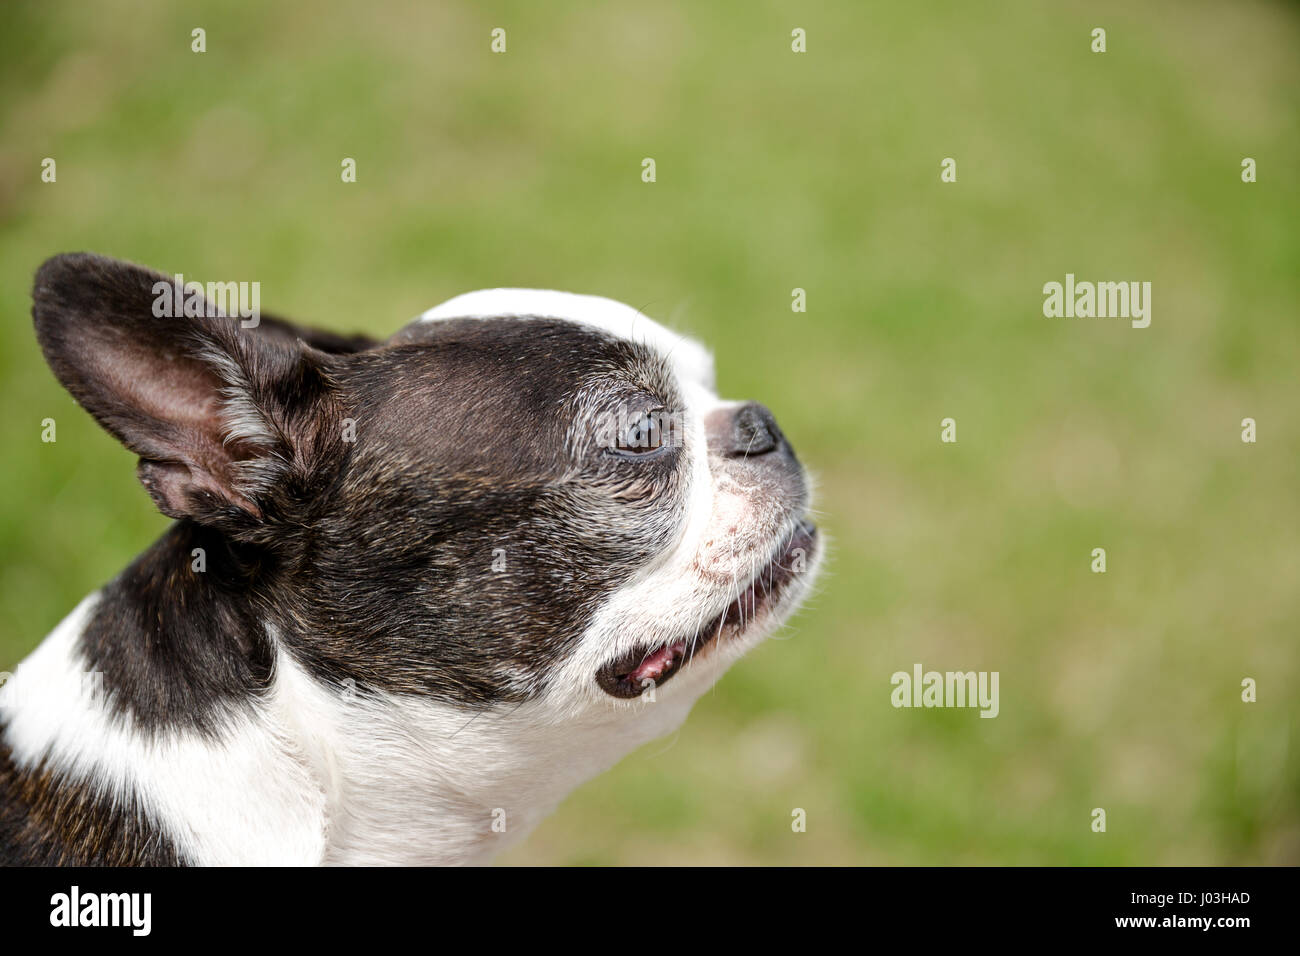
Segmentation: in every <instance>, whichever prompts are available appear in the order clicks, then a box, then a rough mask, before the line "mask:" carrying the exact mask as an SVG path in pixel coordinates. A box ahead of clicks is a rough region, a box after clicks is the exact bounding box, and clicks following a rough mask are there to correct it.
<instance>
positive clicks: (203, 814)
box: [0, 594, 325, 866]
mask: <svg viewBox="0 0 1300 956" xmlns="http://www.w3.org/2000/svg"><path fill="white" fill-rule="evenodd" d="M98 600H99V595H98V594H92V595H91V596H90V597H87V598H86V599H85V600H83V601H82V602H81V603H80V604H79V605H77V607H76V609H75V610H74V611H73V612H72V613H71V614H69V615H68V616H67V617H66V618H65V619H64V620H63V622H62V623H61V624H59V626H58V627H57V628H55V629H54V631H53V632H52V633H51V634H50V636H49V637H47V638H46V639H45V640H44V642H42V643H41V645H40V646H39V647H38V648H37V649H36V650H35V651H33V652H32V653H31V655H30V656H28V657H27V659H26V660H24V661H23V662H22V663H21V664H20V665H19V666H18V668H17V670H16V671H15V672H14V676H13V678H12V679H11V680H9V681H8V682H7V683H6V684H5V687H4V690H3V692H0V706H3V705H6V704H12V706H4V716H5V718H6V719H7V720H8V728H7V730H6V733H5V742H6V743H8V745H9V746H10V748H12V751H13V759H14V762H15V763H16V764H18V766H20V767H23V768H26V769H32V768H34V767H36V766H37V765H38V764H40V763H41V762H42V761H45V762H46V764H47V765H48V766H50V767H51V768H52V769H54V770H55V771H57V772H58V773H60V774H62V775H64V776H65V777H67V778H68V779H70V780H75V781H81V782H85V783H87V784H89V785H90V786H91V787H92V788H94V789H95V790H96V791H97V792H99V793H100V794H101V795H102V796H104V797H107V798H108V799H111V800H114V801H117V802H119V803H120V804H122V805H131V803H132V802H134V803H135V805H137V806H140V807H142V808H143V810H144V812H145V814H146V815H147V816H148V817H149V818H150V820H152V822H153V823H154V825H155V826H158V827H159V828H160V829H162V830H163V831H164V832H165V833H166V834H167V835H168V837H170V839H171V840H172V842H173V843H174V844H175V845H176V847H177V849H178V851H179V852H180V854H181V857H182V859H184V860H187V861H189V862H191V863H195V864H208V865H230V866H257V865H270V864H279V865H289V866H292V865H303V864H315V863H319V862H321V861H322V859H323V858H324V852H325V831H324V795H323V794H322V793H321V791H320V789H319V788H318V787H317V786H316V785H315V782H314V781H313V780H312V779H311V777H310V775H309V774H308V772H307V768H306V766H305V764H304V762H303V760H302V759H300V757H299V756H297V754H298V753H299V751H298V748H297V747H296V745H295V743H294V741H292V740H291V739H289V737H288V736H287V735H286V734H285V733H284V732H283V731H282V730H281V729H280V728H279V727H278V726H276V724H277V722H276V721H274V720H268V719H266V714H265V713H263V712H260V711H258V710H255V711H254V712H253V714H251V715H250V714H243V715H239V716H235V715H232V716H231V717H230V718H229V720H228V721H227V724H226V727H225V729H224V730H223V732H222V733H221V734H220V736H219V738H218V739H217V740H216V741H213V740H210V739H207V738H204V737H202V736H200V735H198V734H196V733H193V732H191V731H173V732H171V733H160V734H157V735H148V734H144V733H141V732H139V731H138V730H137V729H136V728H134V727H133V726H132V723H131V721H130V720H129V719H123V718H120V717H117V716H114V715H113V714H112V713H110V711H109V709H108V706H107V701H106V700H105V699H104V695H103V694H102V693H98V692H96V691H95V682H94V681H93V680H88V679H87V678H86V677H85V669H86V665H85V663H84V661H83V659H82V657H81V655H80V654H79V653H78V651H77V646H76V644H77V640H78V638H79V637H80V636H81V634H82V631H83V630H84V628H85V626H86V622H87V620H88V619H89V618H90V615H91V612H92V611H93V609H94V607H95V605H96V604H97V603H98ZM275 697H276V693H275V691H274V690H273V692H272V695H271V697H270V698H269V699H268V701H267V702H266V707H267V709H268V710H272V709H274V707H275ZM261 704H262V702H259V706H261Z"/></svg>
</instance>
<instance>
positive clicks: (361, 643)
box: [0, 254, 823, 865]
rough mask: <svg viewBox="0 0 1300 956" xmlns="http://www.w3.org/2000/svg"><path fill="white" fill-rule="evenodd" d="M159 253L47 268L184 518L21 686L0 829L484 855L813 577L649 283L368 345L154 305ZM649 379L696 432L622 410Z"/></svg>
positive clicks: (742, 421)
mask: <svg viewBox="0 0 1300 956" xmlns="http://www.w3.org/2000/svg"><path fill="white" fill-rule="evenodd" d="M159 281H167V280H165V279H164V277H162V276H159V275H157V274H155V273H153V272H150V271H147V270H144V269H141V268H138V267H136V266H133V265H129V264H127V263H123V262H119V261H115V260H111V259H106V258H102V257H98V256H93V255H86V254H77V255H65V256H58V257H56V258H54V259H51V260H50V261H48V262H47V263H46V264H45V265H44V266H43V267H42V268H41V269H40V271H39V272H38V274H37V277H36V284H35V289H34V293H33V298H34V306H33V315H34V318H35V323H36V332H37V336H38V338H39V340H40V343H41V347H42V349H43V351H44V353H45V356H46V359H47V360H48V361H49V363H50V366H51V367H52V369H53V370H54V372H55V374H56V375H57V376H58V378H59V380H60V381H61V382H62V383H63V385H64V386H65V387H66V388H67V389H68V390H69V391H70V392H71V393H72V395H73V396H74V397H75V398H76V400H77V401H78V402H79V403H80V404H81V405H82V406H83V407H84V408H85V409H86V410H87V411H89V412H90V413H91V414H92V415H93V416H94V417H95V418H96V419H97V420H98V421H99V422H100V423H101V424H102V425H103V426H104V427H105V428H106V429H107V430H108V431H109V432H110V433H112V434H113V435H115V436H116V437H117V438H118V439H120V440H121V441H122V443H123V444H124V445H126V447H127V448H128V449H129V450H130V451H131V452H133V453H134V454H136V455H137V456H138V457H139V459H140V461H139V465H138V473H139V477H140V480H141V481H142V483H143V484H144V486H145V488H146V489H147V490H148V491H149V493H150V495H151V496H152V497H153V499H154V501H155V502H156V504H157V506H158V507H159V509H160V510H161V511H162V512H163V513H164V514H166V515H169V516H171V517H173V518H175V519H176V522H175V523H174V524H173V525H172V526H171V527H170V529H169V530H168V531H167V532H166V533H165V534H164V535H163V536H162V537H161V538H160V539H159V540H158V541H157V542H155V543H154V545H153V546H152V547H150V548H149V549H148V550H147V551H145V552H144V554H142V555H141V556H140V557H139V558H138V559H137V560H136V561H135V562H134V563H133V564H132V565H130V566H129V567H128V568H127V569H126V570H125V571H123V572H122V573H121V574H120V575H119V576H118V577H117V578H116V579H115V580H113V581H112V582H111V583H110V584H108V585H107V586H105V587H104V588H103V589H102V590H100V591H98V592H96V593H94V594H92V595H91V596H89V597H87V598H86V599H85V600H84V601H83V602H82V603H81V604H80V605H79V606H78V607H77V608H76V609H75V610H74V611H73V612H72V613H71V614H70V615H68V617H67V618H66V619H65V620H64V621H63V622H62V623H61V624H59V625H58V627H57V628H55V630H54V631H53V633H51V634H50V635H49V636H48V637H47V638H46V640H45V641H44V642H43V643H42V644H41V645H40V646H39V647H38V648H37V649H36V650H35V651H34V652H33V653H32V654H31V655H30V656H29V657H28V658H27V659H26V660H25V661H23V662H22V663H21V664H20V665H19V666H18V668H17V670H16V672H15V674H14V676H13V677H12V678H11V679H10V680H9V681H8V683H7V684H6V685H5V686H4V688H3V690H2V691H0V861H3V862H8V863H19V864H93V865H129V864H319V863H326V864H425V863H473V862H481V861H484V860H486V859H488V858H489V857H490V856H491V855H493V854H495V853H497V852H499V851H500V850H501V849H503V848H504V847H506V846H508V845H510V844H511V843H512V842H514V841H515V840H517V839H518V838H520V837H522V836H523V835H525V834H526V833H527V832H528V831H529V830H530V829H531V828H532V827H533V826H534V825H535V824H536V823H537V822H538V821H539V820H541V819H542V818H543V817H544V816H546V815H547V814H548V813H549V812H551V810H553V809H554V807H555V806H556V805H557V804H558V803H559V801H560V800H562V799H563V798H564V796H565V795H566V794H567V793H568V792H569V791H570V790H572V789H573V788H574V787H575V786H577V785H578V784H579V783H581V782H582V781H584V780H586V779H588V778H589V777H591V776H593V775H595V774H597V773H599V772H601V771H603V770H604V769H606V768H608V767H609V766H611V765H612V764H614V763H615V762H617V761H618V760H619V759H620V758H622V757H623V756H624V755H626V754H627V753H628V752H630V751H631V750H633V749H634V748H636V747H638V746H640V745H641V744H644V743H646V742H647V741H650V740H652V739H654V738H656V737H659V736H661V735H663V734H665V733H668V732H670V731H672V730H673V729H674V728H676V727H677V726H678V725H679V724H680V723H681V722H682V721H683V719H684V718H685V717H686V714H687V712H688V711H689V709H690V707H691V705H692V704H693V703H694V702H695V700H696V699H697V698H698V697H699V696H700V695H701V694H702V693H703V692H704V691H705V690H706V689H708V688H709V687H710V686H711V685H712V684H713V683H714V682H715V681H716V680H717V679H718V677H719V676H720V675H721V674H722V673H723V671H724V670H725V669H726V668H727V667H728V666H729V665H730V664H731V663H732V662H733V661H734V660H736V659H737V658H738V657H739V656H740V655H741V654H743V653H744V652H745V651H746V650H748V649H749V648H751V647H753V646H754V645H755V644H756V643H758V642H759V641H760V640H761V639H762V638H763V637H764V636H765V635H767V634H768V633H770V632H771V631H772V630H773V629H774V628H775V627H776V626H777V625H778V624H780V623H781V622H782V621H783V620H784V619H785V618H786V617H787V616H788V615H789V613H790V612H791V611H792V610H793V608H794V607H795V606H796V604H797V603H798V602H799V600H800V599H801V598H802V597H803V596H804V595H805V594H806V592H807V590H808V587H809V586H810V584H811V581H812V579H813V577H814V574H815V571H816V569H817V566H818V564H819V561H820V557H821V552H822V550H823V549H822V547H821V545H820V542H819V540H818V538H817V534H816V531H815V530H814V529H813V527H812V526H811V524H810V523H809V522H808V521H807V518H806V515H807V510H808V505H809V501H808V495H809V493H808V489H807V482H806V478H805V475H804V472H803V469H802V468H801V467H800V465H799V463H798V462H797V460H796V459H795V457H794V455H793V453H792V452H791V450H790V447H789V445H788V443H787V442H786V440H785V439H784V437H783V436H782V435H781V433H780V431H779V430H778V429H777V428H776V425H775V423H774V422H773V421H772V418H771V416H770V415H769V414H768V413H767V412H766V410H765V409H763V408H762V407H761V406H758V405H755V404H752V403H731V402H724V401H721V400H720V399H718V397H717V396H716V395H715V394H714V385H713V367H712V361H711V359H710V357H709V355H708V354H707V352H705V350H704V349H703V348H701V347H700V346H699V345H698V344H697V343H695V342H693V341H691V340H689V339H685V338H682V337H680V336H677V335H674V334H672V333H670V332H668V331H667V330H665V329H664V328H662V327H661V326H659V325H657V324H656V323H654V322H653V321H651V320H650V319H648V318H647V317H645V316H644V315H642V314H640V313H639V312H637V311H636V310H634V309H632V308H630V307H628V306H625V305H622V304H620V303H617V302H613V301H610V300H608V299H601V298H596V297H591V296H579V295H571V294H567V293H560V292H546V291H531V290H510V289H498V290H490V291H483V292H475V293H471V294H469V295H464V296H460V297H458V298H456V299H453V300H451V301H449V302H447V303H445V304H443V305H441V306H438V307H437V308H435V309H432V310H430V311H429V312H427V313H425V314H424V315H423V316H421V317H420V318H419V319H417V320H415V321H414V322H412V323H410V324H409V325H407V326H405V327H404V328H403V329H401V330H400V331H399V332H398V333H397V334H395V335H394V336H393V337H391V338H390V339H388V340H387V341H385V342H378V341H372V340H369V339H366V338H365V337H360V336H357V337H343V336H338V335H334V334H331V333H325V332H319V331H314V330H310V329H305V328H300V327H297V326H294V325H291V324H289V323H287V322H284V321H281V320H278V319H274V318H271V317H268V316H263V317H262V319H261V323H260V324H259V325H258V326H257V327H255V328H244V327H242V326H241V324H240V322H238V321H237V320H235V319H229V318H225V317H222V316H219V315H202V316H196V317H191V318H174V319H173V318H162V319H160V318H155V317H154V316H153V314H152V311H151V304H152V302H153V300H154V291H153V290H154V287H155V283H157V282H159ZM656 410H657V411H660V412H663V411H667V412H669V413H671V414H673V415H675V416H677V417H678V420H679V421H680V422H681V426H680V436H679V437H680V441H677V442H675V443H665V444H664V445H663V446H662V447H659V448H657V449H655V450H653V451H649V452H646V451H643V450H641V449H638V448H635V447H633V448H632V450H630V451H629V450H628V449H627V448H626V447H624V446H623V445H622V444H619V443H617V442H616V443H614V444H611V443H610V442H609V440H608V436H609V429H608V428H607V427H606V426H607V425H608V423H609V422H611V421H618V422H625V421H627V420H632V421H636V420H637V417H638V415H639V414H641V413H643V412H652V411H656ZM349 428H350V429H351V433H350V432H349ZM197 549H201V551H202V553H203V555H204V556H205V560H206V570H204V571H201V572H200V571H196V570H194V555H195V553H196V550H197ZM502 561H504V566H502ZM646 661H651V662H655V661H658V662H659V663H652V664H651V665H647V664H646V663H645V662H646ZM87 673H93V674H95V675H98V682H97V681H96V680H87V679H86V678H85V675H86V674H87ZM646 673H649V674H650V675H652V678H653V679H652V680H650V681H647V680H645V679H643V677H644V675H645V674H646ZM647 684H650V685H652V686H651V690H652V693H647V694H641V690H642V688H643V687H644V686H646V685H647ZM653 685H658V686H653ZM494 823H495V824H496V825H495V826H494ZM503 824H504V832H501V831H502V825H503ZM629 825H630V824H629Z"/></svg>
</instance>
